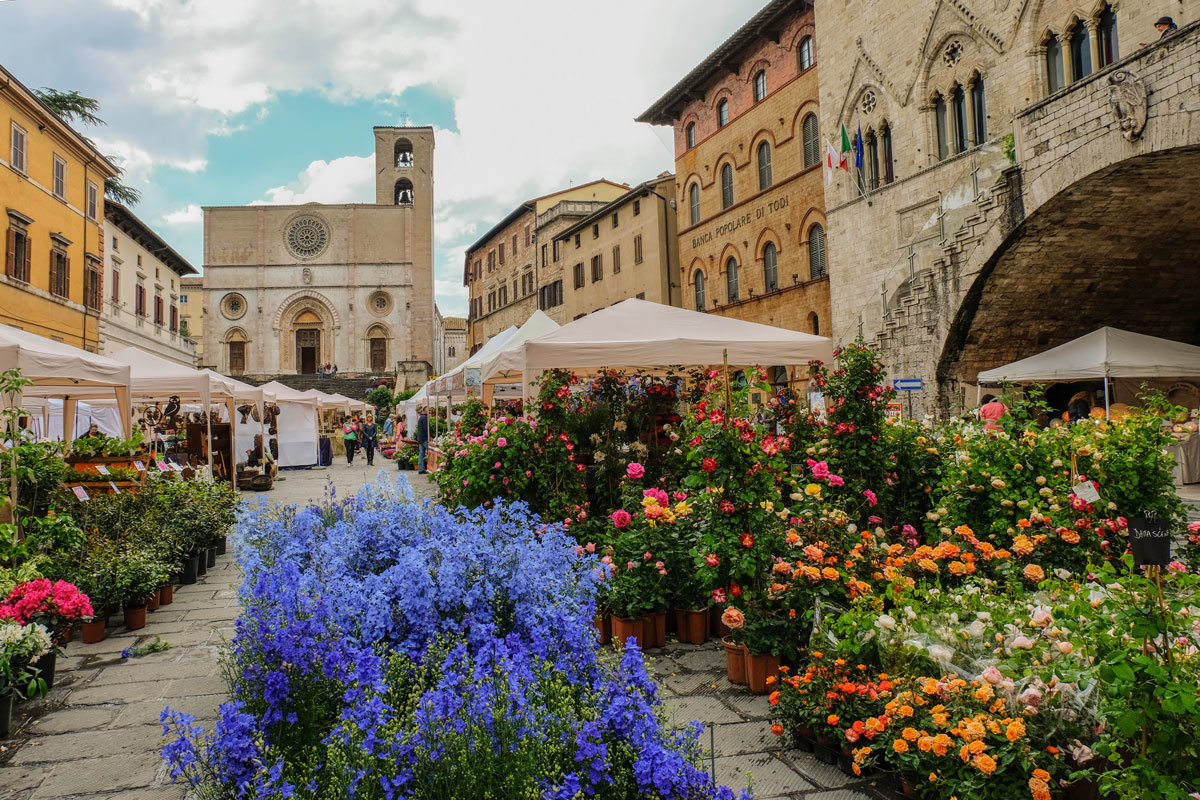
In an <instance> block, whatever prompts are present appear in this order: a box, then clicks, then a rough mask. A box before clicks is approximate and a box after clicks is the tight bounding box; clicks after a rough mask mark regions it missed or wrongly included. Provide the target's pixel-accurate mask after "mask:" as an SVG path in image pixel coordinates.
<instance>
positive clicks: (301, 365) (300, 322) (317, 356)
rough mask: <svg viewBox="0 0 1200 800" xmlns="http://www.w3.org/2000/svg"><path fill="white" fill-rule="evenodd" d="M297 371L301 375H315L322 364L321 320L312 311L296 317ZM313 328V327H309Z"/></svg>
mask: <svg viewBox="0 0 1200 800" xmlns="http://www.w3.org/2000/svg"><path fill="white" fill-rule="evenodd" d="M295 324H296V325H297V326H298V327H297V328H296V368H297V369H296V371H297V372H299V373H300V374H301V375H315V374H316V373H317V366H318V365H319V364H320V363H321V329H320V327H318V326H319V325H320V324H321V318H320V317H318V316H317V315H316V314H315V313H313V312H312V311H304V312H303V313H302V314H300V315H299V316H298V317H296V322H295ZM309 326H311V327H309Z"/></svg>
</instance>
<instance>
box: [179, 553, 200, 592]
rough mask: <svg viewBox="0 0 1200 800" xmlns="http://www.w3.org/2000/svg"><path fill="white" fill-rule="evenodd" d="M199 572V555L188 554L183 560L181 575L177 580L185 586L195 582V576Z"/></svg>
mask: <svg viewBox="0 0 1200 800" xmlns="http://www.w3.org/2000/svg"><path fill="white" fill-rule="evenodd" d="M199 574H200V557H199V556H188V557H187V558H185V559H184V560H183V575H182V576H181V577H180V578H179V582H180V583H182V584H183V585H185V586H188V585H190V584H193V583H195V582H196V576H197V575H199Z"/></svg>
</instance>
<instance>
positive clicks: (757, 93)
mask: <svg viewBox="0 0 1200 800" xmlns="http://www.w3.org/2000/svg"><path fill="white" fill-rule="evenodd" d="M766 97H767V73H766V70H761V69H760V70H759V71H758V72H756V73H755V74H754V102H756V103H761V102H762V101H763V100H765V99H766Z"/></svg>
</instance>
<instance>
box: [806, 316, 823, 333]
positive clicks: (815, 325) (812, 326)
mask: <svg viewBox="0 0 1200 800" xmlns="http://www.w3.org/2000/svg"><path fill="white" fill-rule="evenodd" d="M808 327H809V330H811V331H812V332H813V335H814V336H820V335H821V318H820V317H818V316H817V312H815V311H814V312H812V313H810V314H809V315H808Z"/></svg>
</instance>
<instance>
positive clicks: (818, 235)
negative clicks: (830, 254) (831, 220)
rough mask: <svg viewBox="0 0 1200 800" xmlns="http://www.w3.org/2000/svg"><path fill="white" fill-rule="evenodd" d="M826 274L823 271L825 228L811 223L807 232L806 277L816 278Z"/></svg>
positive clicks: (826, 273)
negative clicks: (810, 227)
mask: <svg viewBox="0 0 1200 800" xmlns="http://www.w3.org/2000/svg"><path fill="white" fill-rule="evenodd" d="M828 274H829V273H828V272H826V271H825V229H824V228H822V227H821V226H820V225H813V226H812V229H811V230H809V232H808V277H809V279H810V280H816V279H817V278H824V277H825V276H826V275H828Z"/></svg>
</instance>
